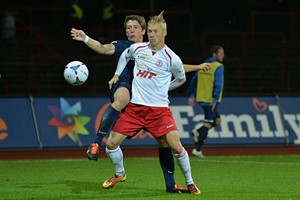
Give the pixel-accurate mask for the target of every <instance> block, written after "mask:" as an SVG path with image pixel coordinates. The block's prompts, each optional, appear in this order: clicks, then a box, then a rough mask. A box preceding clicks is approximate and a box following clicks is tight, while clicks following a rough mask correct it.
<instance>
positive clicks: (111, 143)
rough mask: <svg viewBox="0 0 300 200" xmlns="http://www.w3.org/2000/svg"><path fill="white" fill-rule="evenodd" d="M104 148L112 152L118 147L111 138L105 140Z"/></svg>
mask: <svg viewBox="0 0 300 200" xmlns="http://www.w3.org/2000/svg"><path fill="white" fill-rule="evenodd" d="M106 147H107V148H108V149H110V150H112V149H116V148H117V147H118V145H117V144H116V143H115V142H114V141H113V139H112V138H110V137H108V138H107V140H106Z"/></svg>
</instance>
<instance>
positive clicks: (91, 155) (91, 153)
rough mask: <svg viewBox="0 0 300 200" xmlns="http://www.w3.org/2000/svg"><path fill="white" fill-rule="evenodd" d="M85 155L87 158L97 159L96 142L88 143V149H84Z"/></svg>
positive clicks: (97, 146)
mask: <svg viewBox="0 0 300 200" xmlns="http://www.w3.org/2000/svg"><path fill="white" fill-rule="evenodd" d="M86 155H87V157H88V159H89V160H95V161H97V160H98V155H99V145H98V144H97V143H92V144H90V146H89V148H88V150H87V151H86Z"/></svg>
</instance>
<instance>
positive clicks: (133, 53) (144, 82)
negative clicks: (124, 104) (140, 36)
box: [116, 43, 186, 107]
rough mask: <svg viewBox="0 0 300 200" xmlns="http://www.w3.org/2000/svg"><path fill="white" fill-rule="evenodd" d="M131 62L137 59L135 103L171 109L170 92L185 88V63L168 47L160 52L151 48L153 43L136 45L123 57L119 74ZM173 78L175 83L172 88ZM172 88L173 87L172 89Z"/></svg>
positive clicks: (133, 96) (133, 86)
mask: <svg viewBox="0 0 300 200" xmlns="http://www.w3.org/2000/svg"><path fill="white" fill-rule="evenodd" d="M124 57H125V58H126V61H125V62H126V63H127V61H128V60H129V59H134V61H135V66H134V72H133V73H134V74H133V77H134V78H133V82H132V98H131V102H132V103H135V104H140V105H145V106H155V107H168V106H169V103H170V102H169V99H168V91H169V90H171V89H175V88H177V87H178V86H180V85H182V84H183V83H184V82H185V80H186V77H185V72H184V69H183V64H182V61H181V59H180V58H179V57H178V56H177V55H176V54H175V53H174V52H173V51H172V50H171V49H170V48H169V47H167V46H166V45H165V46H164V48H162V49H161V50H158V51H154V50H152V49H151V48H149V43H135V44H133V45H131V46H130V47H129V48H128V50H125V51H124V52H123V54H122V56H121V57H120V60H119V63H118V67H117V71H116V74H120V73H121V70H122V68H123V69H124V66H125V65H126V63H124V60H125V58H124ZM172 75H173V77H174V80H173V81H172V84H171V79H172ZM170 84H171V85H170Z"/></svg>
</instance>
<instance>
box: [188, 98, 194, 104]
mask: <svg viewBox="0 0 300 200" xmlns="http://www.w3.org/2000/svg"><path fill="white" fill-rule="evenodd" d="M188 104H189V105H190V106H194V105H195V97H190V98H189V100H188Z"/></svg>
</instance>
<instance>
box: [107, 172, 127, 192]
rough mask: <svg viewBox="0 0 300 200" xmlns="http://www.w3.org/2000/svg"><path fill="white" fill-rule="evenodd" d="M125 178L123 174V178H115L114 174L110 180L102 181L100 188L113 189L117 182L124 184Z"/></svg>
mask: <svg viewBox="0 0 300 200" xmlns="http://www.w3.org/2000/svg"><path fill="white" fill-rule="evenodd" d="M126 178H127V174H125V175H124V176H117V175H116V174H115V175H113V176H112V177H111V178H110V179H107V180H106V181H104V183H103V184H102V187H103V188H104V189H109V188H112V187H114V185H115V184H116V183H117V182H124V181H125V180H126Z"/></svg>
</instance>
